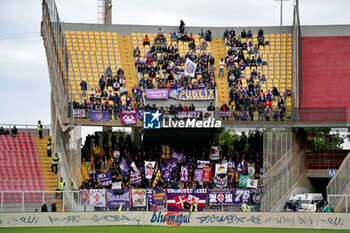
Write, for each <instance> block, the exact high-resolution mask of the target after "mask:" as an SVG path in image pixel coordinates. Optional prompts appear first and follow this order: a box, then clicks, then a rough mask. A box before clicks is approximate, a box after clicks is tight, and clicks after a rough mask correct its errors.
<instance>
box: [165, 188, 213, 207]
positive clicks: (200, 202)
mask: <svg viewBox="0 0 350 233" xmlns="http://www.w3.org/2000/svg"><path fill="white" fill-rule="evenodd" d="M166 196H167V206H168V211H189V210H190V208H191V205H192V204H193V202H194V201H195V202H197V208H198V211H203V210H204V208H205V201H206V198H207V189H197V190H196V192H195V194H194V196H192V189H167V190H166Z"/></svg>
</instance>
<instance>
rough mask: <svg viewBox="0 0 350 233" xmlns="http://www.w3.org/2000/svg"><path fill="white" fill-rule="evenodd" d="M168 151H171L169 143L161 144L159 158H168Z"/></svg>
mask: <svg viewBox="0 0 350 233" xmlns="http://www.w3.org/2000/svg"><path fill="white" fill-rule="evenodd" d="M170 152H171V148H170V145H162V151H161V156H160V159H161V160H168V159H170Z"/></svg>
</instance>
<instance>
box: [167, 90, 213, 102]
mask: <svg viewBox="0 0 350 233" xmlns="http://www.w3.org/2000/svg"><path fill="white" fill-rule="evenodd" d="M169 97H170V98H173V99H178V100H214V99H215V89H192V90H186V89H184V90H181V89H180V90H174V89H173V90H169Z"/></svg>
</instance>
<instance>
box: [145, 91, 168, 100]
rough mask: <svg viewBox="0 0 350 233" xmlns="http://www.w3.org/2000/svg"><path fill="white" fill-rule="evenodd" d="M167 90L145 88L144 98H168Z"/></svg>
mask: <svg viewBox="0 0 350 233" xmlns="http://www.w3.org/2000/svg"><path fill="white" fill-rule="evenodd" d="M168 98H169V91H168V89H147V90H146V99H158V100H160V99H168Z"/></svg>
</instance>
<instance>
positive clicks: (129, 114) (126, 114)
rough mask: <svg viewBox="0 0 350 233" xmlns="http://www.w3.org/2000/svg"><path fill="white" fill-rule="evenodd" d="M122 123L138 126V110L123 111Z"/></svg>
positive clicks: (121, 115)
mask: <svg viewBox="0 0 350 233" xmlns="http://www.w3.org/2000/svg"><path fill="white" fill-rule="evenodd" d="M107 113H108V112H107ZM120 121H121V122H122V124H123V125H135V124H137V112H136V110H132V111H126V110H123V111H121V113H120Z"/></svg>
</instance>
